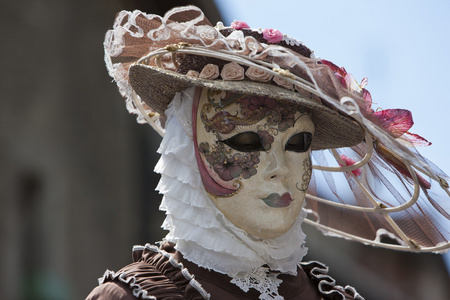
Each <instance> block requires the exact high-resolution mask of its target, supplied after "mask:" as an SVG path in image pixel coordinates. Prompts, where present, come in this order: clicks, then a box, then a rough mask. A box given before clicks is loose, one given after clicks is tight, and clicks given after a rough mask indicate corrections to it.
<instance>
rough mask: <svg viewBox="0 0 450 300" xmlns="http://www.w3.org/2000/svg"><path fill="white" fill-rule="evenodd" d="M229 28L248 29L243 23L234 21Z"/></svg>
mask: <svg viewBox="0 0 450 300" xmlns="http://www.w3.org/2000/svg"><path fill="white" fill-rule="evenodd" d="M231 28H234V29H236V30H241V29H248V28H250V26H248V24H247V23H245V22H244V21H238V20H234V21H233V23H231Z"/></svg>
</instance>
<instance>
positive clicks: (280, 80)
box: [273, 76, 294, 91]
mask: <svg viewBox="0 0 450 300" xmlns="http://www.w3.org/2000/svg"><path fill="white" fill-rule="evenodd" d="M273 81H274V82H275V83H276V84H278V85H279V86H281V87H284V88H285V89H288V90H292V91H293V90H294V85H293V84H292V83H290V82H289V81H287V80H286V79H284V77H282V76H275V77H273Z"/></svg>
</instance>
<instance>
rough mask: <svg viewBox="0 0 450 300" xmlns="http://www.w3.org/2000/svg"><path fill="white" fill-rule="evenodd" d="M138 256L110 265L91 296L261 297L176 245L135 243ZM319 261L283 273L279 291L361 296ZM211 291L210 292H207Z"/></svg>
mask: <svg viewBox="0 0 450 300" xmlns="http://www.w3.org/2000/svg"><path fill="white" fill-rule="evenodd" d="M133 260H134V262H133V263H132V264H130V265H128V266H126V267H124V268H122V269H121V270H120V271H119V272H116V273H115V272H111V271H106V272H105V275H104V276H103V277H102V278H100V280H99V281H100V285H99V286H98V287H96V288H95V289H94V290H93V291H92V292H91V293H90V294H89V296H88V297H87V298H86V300H107V299H108V300H132V299H158V300H160V299H219V300H238V299H258V298H259V295H260V294H259V292H258V291H256V290H255V289H250V290H249V291H248V292H244V291H243V290H241V289H240V288H239V287H238V286H236V285H235V284H233V283H231V282H230V280H231V278H230V277H228V276H227V275H224V274H220V273H217V272H214V271H209V270H207V269H204V268H201V267H198V266H197V265H195V264H194V263H192V262H190V261H187V260H185V259H184V258H183V256H182V255H181V253H180V252H178V251H176V250H175V248H174V245H173V244H171V243H165V244H163V245H162V246H161V249H157V248H156V247H153V246H150V245H147V246H145V247H135V249H134V250H133ZM326 272H327V268H326V267H325V266H324V265H322V264H321V263H318V262H309V263H302V268H298V275H297V276H292V275H287V274H280V275H279V276H278V278H279V279H281V280H283V282H282V284H281V285H280V286H279V288H278V292H279V294H280V295H281V296H283V297H284V299H286V300H289V299H308V300H316V299H317V300H319V299H362V298H355V297H356V295H357V292H356V291H355V290H354V289H353V288H352V287H349V286H347V287H345V289H344V288H342V287H340V286H337V285H335V283H334V280H333V279H332V278H331V277H329V276H328V275H326ZM208 297H210V298H208Z"/></svg>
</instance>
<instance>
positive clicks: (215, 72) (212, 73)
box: [198, 64, 219, 79]
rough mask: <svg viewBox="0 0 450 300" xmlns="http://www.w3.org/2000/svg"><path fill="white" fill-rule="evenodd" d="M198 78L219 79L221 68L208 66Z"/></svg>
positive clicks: (212, 65)
mask: <svg viewBox="0 0 450 300" xmlns="http://www.w3.org/2000/svg"><path fill="white" fill-rule="evenodd" d="M198 77H199V78H202V79H216V78H217V77H219V67H218V66H217V65H214V64H207V65H206V66H204V67H203V69H202V71H201V72H200V75H199V76H198Z"/></svg>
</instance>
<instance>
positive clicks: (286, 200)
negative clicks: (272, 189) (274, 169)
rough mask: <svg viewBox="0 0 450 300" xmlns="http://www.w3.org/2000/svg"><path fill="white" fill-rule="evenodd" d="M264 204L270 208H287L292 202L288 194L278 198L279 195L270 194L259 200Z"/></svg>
mask: <svg viewBox="0 0 450 300" xmlns="http://www.w3.org/2000/svg"><path fill="white" fill-rule="evenodd" d="M261 199H262V200H263V201H264V203H266V204H267V205H268V206H270V207H287V206H289V205H290V204H291V202H292V201H293V199H292V197H291V195H290V194H289V193H284V194H283V195H281V196H280V194H277V193H272V194H270V195H269V196H267V197H266V198H261Z"/></svg>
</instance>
